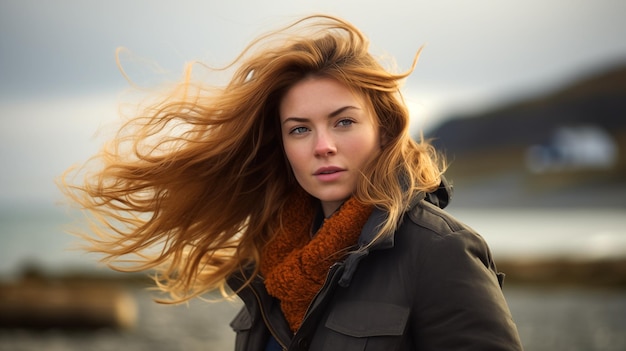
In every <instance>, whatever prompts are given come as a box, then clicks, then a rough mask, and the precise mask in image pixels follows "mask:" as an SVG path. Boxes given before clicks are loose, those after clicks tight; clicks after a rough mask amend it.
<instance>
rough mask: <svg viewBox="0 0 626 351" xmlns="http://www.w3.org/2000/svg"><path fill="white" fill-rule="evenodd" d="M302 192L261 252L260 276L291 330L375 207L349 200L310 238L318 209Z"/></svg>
mask: <svg viewBox="0 0 626 351" xmlns="http://www.w3.org/2000/svg"><path fill="white" fill-rule="evenodd" d="M311 199H312V198H311V197H310V196H309V195H307V194H304V193H303V192H298V193H297V195H296V196H292V198H291V199H290V201H289V202H288V204H287V206H285V209H284V211H283V213H282V230H278V231H277V232H276V234H275V236H274V238H273V240H272V241H271V242H269V243H268V244H267V246H266V247H265V248H264V249H263V251H262V253H261V265H260V269H261V274H263V276H264V277H265V287H266V288H267V291H268V292H269V294H270V295H272V296H274V297H276V298H277V299H278V300H280V306H281V309H282V311H283V314H284V315H285V318H286V319H287V321H288V322H289V326H290V327H291V330H292V331H294V332H295V331H296V330H298V328H299V327H300V324H301V323H302V320H303V319H304V314H305V313H306V310H307V308H308V306H309V304H310V303H311V301H312V300H313V297H314V296H315V294H317V292H318V291H319V289H320V288H321V287H322V285H323V284H324V281H325V279H326V275H327V274H328V270H329V269H330V266H331V265H332V264H333V263H335V262H337V261H338V260H339V259H341V258H343V257H344V256H345V255H346V253H347V252H348V251H349V250H350V248H353V247H354V245H356V243H357V240H358V237H359V235H360V233H361V229H362V228H363V226H364V225H365V222H366V221H367V219H368V218H369V216H370V214H371V213H372V210H373V207H372V206H368V205H364V204H362V203H360V202H358V201H357V200H355V199H354V198H350V199H348V200H347V201H346V202H345V203H344V204H343V205H342V206H341V208H340V209H339V211H337V212H335V213H334V214H333V215H332V216H331V217H330V218H327V219H326V220H324V224H323V225H322V227H321V228H320V229H319V230H318V231H317V233H316V234H315V236H314V237H313V239H311V226H312V224H313V220H314V216H315V213H316V207H315V205H314V204H313V202H312V201H311Z"/></svg>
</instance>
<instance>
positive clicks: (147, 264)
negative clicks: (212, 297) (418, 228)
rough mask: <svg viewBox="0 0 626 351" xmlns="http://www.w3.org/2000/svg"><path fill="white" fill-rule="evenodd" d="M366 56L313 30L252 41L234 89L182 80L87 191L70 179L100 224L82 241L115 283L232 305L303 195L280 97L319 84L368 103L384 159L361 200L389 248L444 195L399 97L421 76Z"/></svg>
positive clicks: (102, 157) (347, 37)
mask: <svg viewBox="0 0 626 351" xmlns="http://www.w3.org/2000/svg"><path fill="white" fill-rule="evenodd" d="M368 46H369V43H368V40H367V38H366V37H365V36H364V35H363V34H362V33H361V32H360V31H359V30H358V29H357V28H355V27H354V26H353V25H351V24H349V23H347V22H345V21H343V20H341V19H338V18H334V17H331V16H324V15H315V16H309V17H306V18H303V19H301V20H299V21H297V22H295V23H293V24H291V25H290V26H288V27H286V28H283V29H281V30H279V31H275V32H271V33H270V34H267V35H265V36H262V37H260V38H258V39H257V40H255V41H253V42H252V43H251V44H250V45H249V46H248V47H247V48H246V49H245V50H244V51H243V52H242V54H241V55H240V56H239V57H237V58H236V59H235V60H234V61H233V63H232V64H231V65H230V66H229V67H236V70H235V72H234V73H233V75H232V78H231V79H230V82H229V83H228V84H226V85H225V86H223V87H219V88H218V87H210V89H209V87H206V86H204V85H202V84H199V83H197V82H196V83H194V82H192V80H191V79H184V80H183V81H182V82H181V83H180V85H179V86H178V88H177V89H175V90H173V91H172V92H171V93H170V94H169V95H168V96H167V97H166V98H165V99H163V100H162V101H161V102H159V103H157V104H154V105H153V106H151V108H149V109H146V111H145V113H142V114H140V115H138V116H136V117H135V118H133V119H131V120H130V121H129V122H127V123H126V124H125V125H124V126H123V127H122V128H121V129H120V130H119V132H118V134H117V136H116V138H114V139H113V140H112V142H111V143H109V144H108V145H107V146H105V147H104V148H103V149H102V150H101V151H100V152H99V153H98V154H97V155H96V156H94V158H93V159H92V160H91V161H92V162H88V164H91V163H94V162H95V163H96V164H97V165H98V168H97V169H96V170H95V171H94V172H93V173H89V174H86V175H85V177H84V180H83V181H81V182H80V183H79V184H72V182H71V181H69V179H68V178H69V177H70V176H71V175H72V174H74V175H76V173H75V172H74V171H69V173H67V174H65V175H64V177H63V181H62V189H63V190H64V192H65V193H66V195H67V196H69V197H70V198H71V199H72V200H73V201H74V202H76V203H77V204H78V205H79V206H80V207H81V208H83V209H85V210H87V213H89V214H91V219H92V226H91V229H90V232H89V233H84V234H82V236H83V237H85V238H87V239H88V240H89V243H90V248H89V250H91V251H95V252H100V253H103V254H105V256H104V259H103V260H104V261H105V262H107V263H109V264H110V265H111V266H112V267H113V268H115V269H120V270H125V271H140V270H146V269H154V270H155V272H156V276H155V280H156V282H157V285H158V286H159V287H160V288H161V289H163V290H164V291H167V292H169V293H170V295H171V299H172V301H173V302H182V301H185V300H188V299H190V298H192V297H195V296H198V295H200V294H202V293H204V292H206V291H208V290H212V289H221V290H222V291H225V290H224V287H225V279H226V278H227V277H228V276H229V275H230V274H232V273H233V272H235V271H236V270H238V269H241V268H242V267H244V266H247V265H249V264H251V263H258V260H259V257H260V251H261V249H262V248H263V246H264V245H265V244H266V243H267V242H268V240H269V239H271V237H272V234H273V233H274V232H275V229H276V228H275V225H276V222H277V217H278V214H279V213H280V209H281V207H282V206H285V201H286V199H287V197H288V195H289V194H290V193H291V192H293V191H295V189H296V188H297V187H298V184H297V181H296V180H295V177H294V175H293V174H292V171H291V169H290V167H289V165H288V162H287V160H286V157H285V156H284V152H283V149H282V141H281V133H280V125H279V112H278V111H279V104H280V100H281V98H282V96H283V95H284V94H285V92H286V91H287V90H288V89H289V88H290V87H291V86H293V85H294V84H295V83H297V82H298V81H300V80H302V79H303V78H305V77H307V76H310V75H319V76H326V77H332V78H334V79H337V80H338V81H340V82H342V83H344V84H345V85H346V86H347V87H349V88H350V89H353V90H354V91H356V92H359V93H361V94H363V95H364V96H365V97H366V99H367V100H369V102H370V104H371V108H372V110H373V112H374V115H375V118H376V120H377V124H378V125H379V126H380V132H381V139H382V140H383V145H382V151H381V153H380V154H379V155H378V156H377V157H376V158H375V159H374V160H372V161H371V162H370V163H369V164H368V165H367V166H366V167H365V169H363V170H362V173H363V176H362V177H361V179H360V180H359V183H358V184H357V188H356V191H355V194H354V196H356V197H357V199H359V200H360V201H362V202H364V203H369V204H373V205H375V206H378V207H379V208H382V209H384V210H385V211H387V212H388V214H389V215H388V219H387V221H386V222H385V224H384V225H383V226H382V227H381V228H380V232H379V236H385V235H392V233H393V232H394V230H395V229H396V228H397V226H398V223H399V220H400V218H401V216H402V214H403V212H404V211H405V210H406V204H407V203H408V201H409V200H410V199H411V198H413V196H415V195H416V194H417V193H418V192H423V191H430V190H433V189H434V188H436V187H437V185H438V184H439V177H440V174H441V168H440V166H439V164H438V160H437V157H436V153H435V151H434V150H433V148H432V147H431V146H430V144H428V143H426V142H424V141H420V142H419V143H418V142H416V141H414V140H413V139H412V138H411V137H410V135H409V131H408V126H409V114H408V110H407V108H406V106H405V104H404V103H403V100H402V97H401V95H400V86H401V82H402V81H403V80H404V79H405V78H406V77H407V76H408V75H409V74H410V73H411V71H412V70H413V67H414V65H415V62H414V64H413V67H411V69H410V70H409V71H407V72H404V73H391V72H389V71H388V70H386V69H385V68H383V66H382V65H381V63H379V62H378V61H377V60H376V59H375V58H374V57H373V56H372V55H371V54H370V53H369V51H368V50H369V47H368ZM189 69H191V68H189ZM187 76H189V75H187ZM128 262H130V265H127V264H126V263H128ZM256 266H258V264H257V265H256Z"/></svg>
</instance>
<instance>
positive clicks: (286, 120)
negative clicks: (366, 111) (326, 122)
mask: <svg viewBox="0 0 626 351" xmlns="http://www.w3.org/2000/svg"><path fill="white" fill-rule="evenodd" d="M346 110H360V108H359V107H356V106H351V105H348V106H344V107H341V108H338V109H337V110H335V111H333V112H331V113H329V114H328V118H334V117H337V116H338V115H340V114H342V113H343V112H345V111H346ZM308 120H309V119H308V118H302V117H288V118H286V119H285V120H284V121H283V124H285V123H287V122H289V121H293V122H306V121H308Z"/></svg>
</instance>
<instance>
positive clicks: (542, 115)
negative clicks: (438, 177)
mask: <svg viewBox="0 0 626 351" xmlns="http://www.w3.org/2000/svg"><path fill="white" fill-rule="evenodd" d="M426 137H427V138H430V139H432V142H433V144H434V145H435V146H436V147H437V148H438V149H439V150H440V151H442V152H443V154H444V155H445V156H446V159H447V160H448V162H449V169H448V172H447V173H446V174H447V177H448V179H450V180H451V182H452V183H453V185H454V198H453V201H452V205H453V206H454V207H469V206H471V207H502V206H505V207H507V206H508V207H524V206H533V207H561V208H569V207H578V208H589V207H616V206H617V207H620V208H626V64H622V65H619V66H613V67H610V68H608V69H605V70H603V71H599V72H596V73H595V74H591V75H588V76H587V77H585V78H583V79H580V80H578V81H575V82H573V83H571V84H570V85H568V86H565V87H563V88H562V89H559V90H557V91H553V92H550V93H548V94H545V95H543V96H535V97H532V98H529V99H525V100H520V101H517V102H514V103H511V104H508V105H506V106H501V107H498V108H495V109H493V110H490V111H486V112H484V113H480V114H476V115H466V116H461V115H459V116H454V117H453V118H450V119H448V120H447V122H444V123H443V124H441V125H440V126H438V127H437V128H435V129H434V130H432V131H431V132H429V133H428V134H427V135H426Z"/></svg>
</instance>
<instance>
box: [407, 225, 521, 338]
mask: <svg viewBox="0 0 626 351" xmlns="http://www.w3.org/2000/svg"><path fill="white" fill-rule="evenodd" d="M420 261H421V262H420V265H419V267H420V268H419V271H418V284H419V288H418V289H419V291H420V293H418V294H417V295H416V300H415V302H414V304H415V306H416V307H415V311H416V312H417V313H414V315H413V316H412V318H413V320H412V328H414V330H413V335H414V342H415V345H416V346H417V349H419V350H461V349H462V350H522V346H521V342H520V339H519V335H518V332H517V328H516V326H515V324H514V323H513V319H512V317H511V313H510V311H509V308H508V306H507V303H506V301H505V299H504V296H503V294H502V291H501V288H500V285H499V283H498V277H497V275H496V268H495V264H494V263H493V260H492V258H491V254H490V251H489V248H488V247H487V244H486V243H485V241H484V240H483V238H482V237H480V236H479V235H478V234H476V233H474V232H472V231H471V230H469V229H462V230H459V231H456V232H451V233H447V234H445V235H437V234H435V235H434V239H433V240H431V241H429V243H428V245H425V247H423V248H422V250H420Z"/></svg>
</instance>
